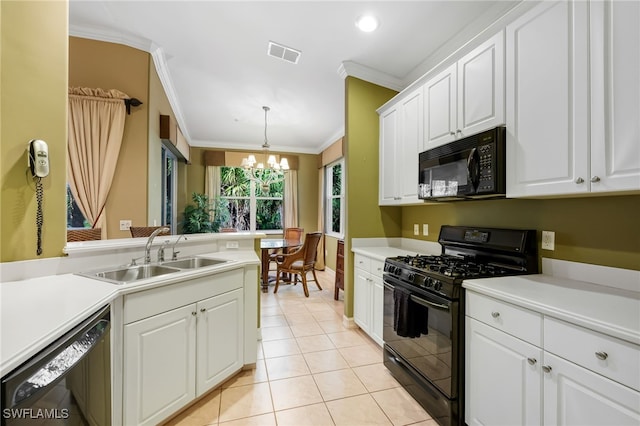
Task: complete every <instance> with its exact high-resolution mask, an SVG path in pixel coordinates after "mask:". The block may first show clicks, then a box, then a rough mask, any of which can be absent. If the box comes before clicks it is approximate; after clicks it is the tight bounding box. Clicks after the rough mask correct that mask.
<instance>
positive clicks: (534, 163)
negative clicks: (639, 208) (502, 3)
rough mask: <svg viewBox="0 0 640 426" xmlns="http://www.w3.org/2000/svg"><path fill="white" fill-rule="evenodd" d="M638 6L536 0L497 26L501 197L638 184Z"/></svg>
mask: <svg viewBox="0 0 640 426" xmlns="http://www.w3.org/2000/svg"><path fill="white" fill-rule="evenodd" d="M639 26H640V4H638V3H637V2H590V3H588V2H584V1H576V2H543V3H541V4H540V5H538V6H536V7H534V8H533V9H531V10H530V11H528V12H527V13H525V14H524V15H522V16H521V17H520V18H518V19H517V20H515V21H514V22H513V23H511V24H510V25H508V26H507V41H506V43H507V44H506V45H507V50H506V56H507V78H506V80H507V108H506V110H507V196H508V197H526V196H554V195H562V194H568V195H569V194H583V193H589V192H597V191H606V192H615V191H628V190H638V189H640V131H639V128H640V127H639V126H640V124H639V123H640V120H639V119H640V78H639V76H640V48H639V47H638V46H640V30H638V27H639Z"/></svg>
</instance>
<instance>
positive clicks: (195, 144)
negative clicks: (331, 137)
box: [190, 140, 322, 155]
mask: <svg viewBox="0 0 640 426" xmlns="http://www.w3.org/2000/svg"><path fill="white" fill-rule="evenodd" d="M190 146H191V147H192V148H214V149H232V150H242V151H252V152H262V148H261V146H260V145H259V144H245V143H237V142H224V141H219V142H211V141H201V140H192V141H191V144H190ZM269 151H270V152H273V153H276V154H278V153H289V154H312V155H317V154H319V153H320V152H322V151H318V150H317V148H302V149H301V148H300V147H298V146H288V145H273V144H271V145H270V146H269Z"/></svg>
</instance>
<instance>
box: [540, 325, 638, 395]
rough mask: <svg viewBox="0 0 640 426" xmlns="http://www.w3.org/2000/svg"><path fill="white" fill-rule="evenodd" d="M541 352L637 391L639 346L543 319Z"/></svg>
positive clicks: (575, 326)
mask: <svg viewBox="0 0 640 426" xmlns="http://www.w3.org/2000/svg"><path fill="white" fill-rule="evenodd" d="M544 349H545V350H546V351H548V352H551V353H553V354H556V355H558V356H560V357H562V358H565V359H567V360H568V361H571V362H574V363H576V364H578V365H581V366H583V367H585V368H588V369H589V370H591V371H595V372H596V373H599V374H601V375H603V376H606V377H608V378H610V379H611V380H614V381H616V382H618V383H621V384H623V385H626V386H629V387H631V388H633V389H635V390H638V391H640V346H638V345H634V344H633V343H629V342H625V341H624V340H620V339H616V338H615V337H611V336H607V335H604V334H602V333H598V332H596V331H593V330H589V329H586V328H584V327H580V326H577V325H574V324H569V323H567V322H564V321H560V320H557V319H554V318H549V317H545V319H544Z"/></svg>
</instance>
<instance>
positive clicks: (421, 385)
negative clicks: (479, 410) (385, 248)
mask: <svg viewBox="0 0 640 426" xmlns="http://www.w3.org/2000/svg"><path fill="white" fill-rule="evenodd" d="M438 242H439V243H440V245H441V246H442V253H441V254H440V255H434V256H424V255H415V256H411V255H408V256H397V257H389V258H387V259H386V260H385V264H384V274H383V282H384V320H383V321H384V322H383V327H384V328H383V340H384V364H385V366H386V367H387V368H388V369H389V371H390V372H391V373H392V375H393V376H394V377H395V378H396V379H397V380H398V381H399V382H400V383H401V384H402V386H403V387H404V388H405V389H406V390H407V391H408V392H409V393H410V394H411V395H412V396H413V397H414V398H415V399H416V400H417V401H418V402H419V403H420V404H421V405H422V406H423V407H424V408H425V409H426V410H427V411H428V412H429V414H431V416H432V417H433V418H434V419H435V420H436V421H437V422H438V423H439V424H441V425H464V406H463V404H464V341H465V334H464V315H465V297H464V289H463V288H462V285H461V284H462V281H463V280H464V279H469V278H485V277H498V276H508V275H521V274H533V273H537V272H538V258H537V242H536V231H535V230H517V229H496V228H472V227H464V226H448V225H445V226H442V228H441V229H440V235H439V237H438ZM407 295H408V297H407ZM403 300H404V302H405V303H404V305H402V304H400V303H401V302H402V301H403ZM407 302H408V303H407ZM405 314H408V316H409V320H410V321H411V322H414V323H415V322H417V323H418V324H420V325H424V326H426V330H423V331H427V333H420V332H418V333H417V334H413V335H411V334H409V335H408V334H407V333H406V332H405V328H406V327H404V325H406V324H402V326H400V324H399V322H402V321H406V320H407V317H406V315H405ZM403 315H405V316H404V317H403ZM411 336H413V337H411ZM416 336H417V337H416Z"/></svg>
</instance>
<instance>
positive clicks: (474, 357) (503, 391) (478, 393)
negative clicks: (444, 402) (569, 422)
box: [465, 317, 542, 426]
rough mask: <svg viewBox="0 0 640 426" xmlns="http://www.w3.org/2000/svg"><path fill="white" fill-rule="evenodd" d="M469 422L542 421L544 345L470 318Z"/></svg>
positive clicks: (467, 367)
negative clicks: (530, 341) (529, 341)
mask: <svg viewBox="0 0 640 426" xmlns="http://www.w3.org/2000/svg"><path fill="white" fill-rule="evenodd" d="M466 333H467V334H466V336H467V337H466V338H467V347H468V348H470V352H469V355H468V356H467V359H466V374H467V376H466V380H465V382H466V383H467V386H466V404H465V405H466V419H465V421H466V422H467V424H468V425H470V426H471V425H535V424H540V416H541V407H542V401H541V387H542V380H541V377H540V367H539V365H538V364H539V363H540V362H541V360H542V349H540V348H538V347H536V346H534V345H532V344H530V343H527V342H525V341H523V340H520V339H518V338H516V337H513V336H511V335H510V334H507V333H504V332H502V331H499V330H497V329H495V328H493V327H489V326H488V325H486V324H483V323H481V322H480V321H477V320H475V319H473V318H471V317H467V318H466Z"/></svg>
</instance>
